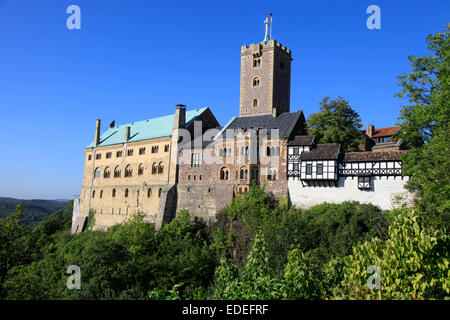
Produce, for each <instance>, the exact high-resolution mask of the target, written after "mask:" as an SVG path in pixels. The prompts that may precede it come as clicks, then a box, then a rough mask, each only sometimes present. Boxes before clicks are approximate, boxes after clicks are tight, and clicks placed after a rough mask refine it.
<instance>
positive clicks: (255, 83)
mask: <svg viewBox="0 0 450 320" xmlns="http://www.w3.org/2000/svg"><path fill="white" fill-rule="evenodd" d="M258 86H259V78H258V77H257V78H255V79H253V87H258Z"/></svg>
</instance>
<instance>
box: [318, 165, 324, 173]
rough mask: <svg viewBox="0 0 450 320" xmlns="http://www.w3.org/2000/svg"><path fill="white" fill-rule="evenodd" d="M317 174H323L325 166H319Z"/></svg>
mask: <svg viewBox="0 0 450 320" xmlns="http://www.w3.org/2000/svg"><path fill="white" fill-rule="evenodd" d="M317 174H323V164H321V163H319V164H317Z"/></svg>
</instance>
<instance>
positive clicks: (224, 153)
mask: <svg viewBox="0 0 450 320" xmlns="http://www.w3.org/2000/svg"><path fill="white" fill-rule="evenodd" d="M240 56H241V77H240V101H239V115H238V116H237V117H233V118H232V119H230V120H229V121H228V123H226V124H225V125H224V126H222V127H221V126H220V125H219V123H218V122H217V120H216V118H215V117H214V115H213V113H212V111H211V110H210V109H209V108H201V109H194V110H189V111H188V110H186V107H185V106H184V105H177V106H176V107H175V112H174V113H173V114H171V115H167V116H163V117H159V118H154V119H148V120H143V121H138V122H133V123H129V124H123V125H115V124H114V123H111V125H110V127H109V129H108V130H106V131H105V132H103V133H101V132H100V120H97V123H96V129H95V138H94V141H93V142H92V143H91V144H90V145H88V146H87V147H86V148H85V161H84V163H85V165H84V176H83V186H82V189H81V194H80V198H79V201H76V203H75V206H74V208H75V209H74V217H73V225H72V232H73V233H77V232H81V231H83V230H84V229H85V228H86V222H87V217H88V216H89V212H90V211H91V212H95V226H94V228H95V229H105V228H108V227H109V226H112V225H114V224H118V223H122V222H123V221H125V220H126V219H128V218H129V217H130V216H131V215H132V214H133V213H135V212H141V213H143V214H144V216H145V219H146V221H150V222H153V223H155V224H156V227H157V228H160V227H161V226H162V225H163V224H165V223H167V222H169V221H170V220H171V219H173V217H174V216H175V215H176V213H177V212H178V211H180V210H182V209H186V210H188V211H189V213H190V214H191V215H192V216H196V217H199V218H202V219H203V220H204V221H206V222H208V221H211V220H213V219H214V218H215V214H216V213H217V211H218V210H220V209H222V208H224V207H225V206H226V205H227V204H229V203H230V202H231V201H232V199H233V197H235V196H237V195H238V194H239V193H244V192H247V191H248V190H249V188H250V186H251V184H252V183H254V182H256V183H258V184H265V186H266V191H267V192H269V193H271V194H272V195H273V196H274V197H275V198H280V197H283V196H287V197H289V200H290V202H291V203H292V204H293V205H296V206H299V207H309V206H312V205H314V204H318V203H322V202H335V203H338V202H343V201H346V200H357V201H360V202H366V203H367V202H370V203H373V204H375V205H378V206H379V207H380V208H381V209H392V208H394V207H395V206H396V202H395V199H396V197H397V196H401V197H404V198H405V197H406V198H408V199H409V198H410V197H411V195H410V194H409V193H408V192H407V191H406V190H405V189H404V185H405V183H406V182H407V180H408V177H405V178H404V177H403V176H402V163H401V161H400V159H399V154H400V153H402V152H406V151H404V150H401V149H402V148H401V141H394V140H393V139H392V134H393V133H395V131H396V130H398V128H397V127H391V128H381V129H378V131H376V130H375V128H374V127H373V126H368V127H367V129H366V131H365V132H364V133H362V134H363V135H364V137H365V138H366V142H365V143H364V144H362V145H361V146H360V148H361V150H363V151H362V152H345V151H344V150H341V147H340V145H339V144H318V143H316V141H315V137H314V136H308V135H306V134H307V132H306V121H305V117H304V114H303V112H302V111H301V110H299V111H296V112H290V81H291V62H292V53H291V51H290V50H289V49H287V48H286V47H284V46H282V45H281V44H280V43H279V42H277V41H276V40H274V39H270V37H269V36H268V33H267V23H266V37H265V39H264V41H262V42H260V43H256V44H251V45H250V46H242V47H241V54H240Z"/></svg>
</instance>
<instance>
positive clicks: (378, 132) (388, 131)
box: [372, 126, 400, 138]
mask: <svg viewBox="0 0 450 320" xmlns="http://www.w3.org/2000/svg"><path fill="white" fill-rule="evenodd" d="M398 129H400V127H399V126H395V127H387V128H378V129H375V130H374V131H373V135H372V138H377V137H386V136H392V135H393V134H394V133H396V132H397V131H398Z"/></svg>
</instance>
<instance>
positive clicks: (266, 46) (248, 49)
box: [241, 40, 291, 55]
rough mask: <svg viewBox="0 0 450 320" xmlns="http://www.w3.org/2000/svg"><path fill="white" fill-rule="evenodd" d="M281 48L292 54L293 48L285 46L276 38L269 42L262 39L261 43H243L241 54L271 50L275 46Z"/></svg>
mask: <svg viewBox="0 0 450 320" xmlns="http://www.w3.org/2000/svg"><path fill="white" fill-rule="evenodd" d="M275 47H277V48H279V49H281V50H282V51H284V52H286V53H287V54H288V55H291V50H289V49H288V48H286V47H285V46H283V45H282V44H281V43H279V42H277V41H276V40H269V43H265V42H264V41H261V42H260V43H252V44H250V46H247V45H243V46H241V55H247V54H252V53H254V52H255V51H259V50H261V51H264V50H270V49H273V48H275Z"/></svg>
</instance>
